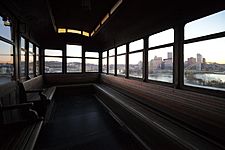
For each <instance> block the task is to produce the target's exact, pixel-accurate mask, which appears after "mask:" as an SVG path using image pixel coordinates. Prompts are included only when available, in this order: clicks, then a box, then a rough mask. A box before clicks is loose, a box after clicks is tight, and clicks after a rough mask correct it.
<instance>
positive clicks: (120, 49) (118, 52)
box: [117, 45, 126, 55]
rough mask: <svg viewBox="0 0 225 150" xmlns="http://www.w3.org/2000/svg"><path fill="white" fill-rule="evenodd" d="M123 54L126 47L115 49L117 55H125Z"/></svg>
mask: <svg viewBox="0 0 225 150" xmlns="http://www.w3.org/2000/svg"><path fill="white" fill-rule="evenodd" d="M125 53H126V45H122V46H120V47H117V55H119V54H125Z"/></svg>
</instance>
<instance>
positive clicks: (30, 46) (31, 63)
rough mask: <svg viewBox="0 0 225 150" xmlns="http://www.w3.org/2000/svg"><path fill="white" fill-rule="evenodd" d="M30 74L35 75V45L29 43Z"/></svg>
mask: <svg viewBox="0 0 225 150" xmlns="http://www.w3.org/2000/svg"><path fill="white" fill-rule="evenodd" d="M29 76H30V77H33V76H34V46H33V44H32V43H29Z"/></svg>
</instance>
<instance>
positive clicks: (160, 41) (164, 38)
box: [148, 29, 174, 47]
mask: <svg viewBox="0 0 225 150" xmlns="http://www.w3.org/2000/svg"><path fill="white" fill-rule="evenodd" d="M148 42H149V47H154V46H159V45H164V44H168V43H173V42H174V30H173V29H169V30H166V31H163V32H159V33H156V34H154V35H151V36H149V38H148Z"/></svg>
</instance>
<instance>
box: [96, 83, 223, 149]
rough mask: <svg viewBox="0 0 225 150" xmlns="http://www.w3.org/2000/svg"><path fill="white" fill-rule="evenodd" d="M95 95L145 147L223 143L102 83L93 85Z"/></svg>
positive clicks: (199, 146)
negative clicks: (208, 138) (211, 139)
mask: <svg viewBox="0 0 225 150" xmlns="http://www.w3.org/2000/svg"><path fill="white" fill-rule="evenodd" d="M94 86H95V89H96V97H97V98H98V99H99V100H100V102H101V103H103V105H105V106H106V107H107V109H108V110H109V111H110V113H113V115H114V116H116V118H117V120H119V122H120V123H121V122H122V124H124V125H125V126H126V127H127V128H128V129H129V130H130V131H131V132H132V133H133V134H134V135H135V136H136V137H137V138H138V139H140V141H141V142H142V143H144V145H145V146H146V147H147V148H152V149H199V150H201V149H202V150H205V149H212V150H217V149H218V150H219V149H223V146H220V145H217V144H215V143H214V142H212V141H210V140H207V138H204V136H202V135H200V134H198V133H196V132H195V131H193V130H191V129H190V128H188V127H185V126H183V125H181V124H180V122H177V121H175V120H173V119H171V118H169V117H168V116H166V115H164V114H162V113H160V112H158V111H156V110H154V109H151V108H149V107H147V106H144V105H142V104H141V103H139V102H138V101H137V100H135V99H133V98H131V97H128V96H126V95H124V94H122V93H120V92H119V91H117V90H115V89H113V88H111V87H109V86H108V85H104V84H95V85H94Z"/></svg>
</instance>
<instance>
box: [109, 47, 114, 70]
mask: <svg viewBox="0 0 225 150" xmlns="http://www.w3.org/2000/svg"><path fill="white" fill-rule="evenodd" d="M109 73H110V74H114V73H115V49H114V48H113V49H110V50H109Z"/></svg>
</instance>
